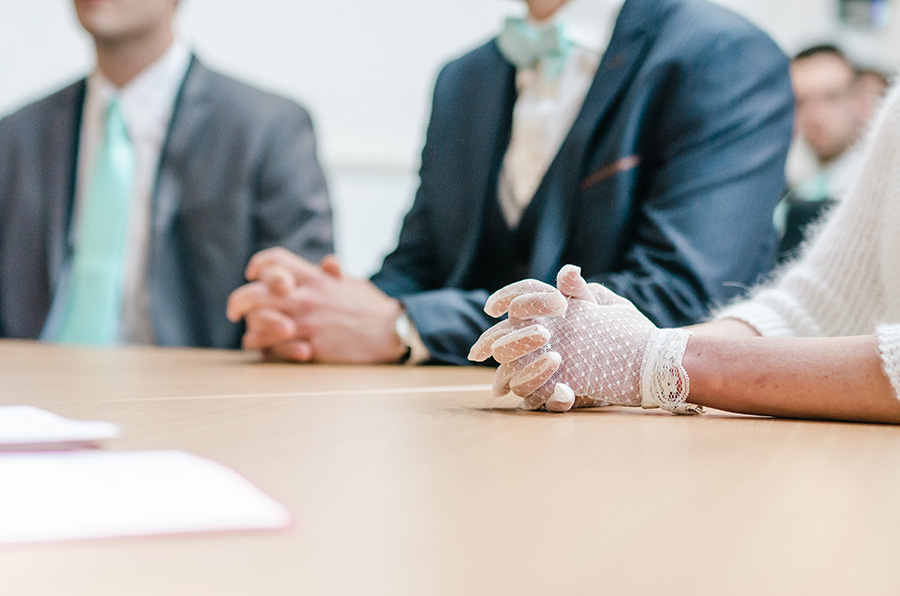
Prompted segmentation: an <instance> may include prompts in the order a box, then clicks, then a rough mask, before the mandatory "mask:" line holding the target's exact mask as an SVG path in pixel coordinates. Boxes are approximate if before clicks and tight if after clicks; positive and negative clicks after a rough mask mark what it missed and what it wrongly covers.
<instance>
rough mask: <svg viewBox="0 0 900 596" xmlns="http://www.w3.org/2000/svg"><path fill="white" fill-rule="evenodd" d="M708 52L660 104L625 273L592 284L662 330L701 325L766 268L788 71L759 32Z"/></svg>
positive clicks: (784, 132)
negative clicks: (630, 304)
mask: <svg viewBox="0 0 900 596" xmlns="http://www.w3.org/2000/svg"><path fill="white" fill-rule="evenodd" d="M707 46H708V47H706V48H705V50H704V51H703V52H701V53H696V54H695V56H697V57H696V58H695V59H694V60H686V62H688V64H685V65H684V67H683V68H682V69H680V71H679V72H678V73H677V74H672V75H671V79H672V80H671V81H668V84H667V85H666V86H665V88H666V89H667V92H666V95H665V97H664V99H662V100H661V101H658V102H657V104H656V108H655V110H656V112H657V114H656V115H654V116H653V121H654V122H656V123H657V126H656V127H655V130H652V131H649V138H650V139H651V141H650V143H649V144H648V145H647V147H648V149H647V153H648V154H647V155H646V156H644V157H645V159H644V163H643V164H642V166H641V167H642V172H641V187H640V190H639V199H638V201H637V203H636V209H637V210H638V213H637V217H636V222H637V223H636V225H635V229H634V231H633V233H632V237H633V242H632V244H631V245H630V246H629V247H628V248H627V249H626V251H625V253H624V259H623V261H622V263H623V266H622V267H621V269H619V270H617V271H615V272H611V273H607V274H603V275H599V276H596V277H594V278H593V279H592V281H599V282H601V283H603V284H605V285H606V286H608V287H609V288H610V289H612V290H614V291H615V292H617V293H618V294H620V295H623V296H625V297H626V298H628V299H629V300H631V301H632V302H633V303H634V304H635V305H636V306H637V307H638V308H639V309H640V310H641V311H642V312H644V314H646V315H647V316H648V317H649V318H650V319H651V320H652V321H653V322H654V323H656V324H657V325H660V326H662V327H675V326H680V325H685V324H690V323H695V322H697V321H699V320H701V319H703V318H704V317H705V316H706V315H707V312H708V308H709V305H710V304H711V303H712V304H715V303H721V302H723V301H725V300H727V299H728V298H731V297H732V296H734V295H735V294H737V293H739V292H740V291H741V290H742V289H743V288H746V287H747V286H749V285H752V284H753V283H754V282H756V281H757V279H758V277H759V276H760V274H761V273H765V272H767V271H768V270H769V269H770V268H771V266H772V265H773V264H774V254H775V235H774V230H773V226H772V211H773V209H774V207H775V204H776V203H777V201H778V199H779V197H780V195H781V193H782V192H783V189H784V162H785V158H786V155H787V149H788V145H789V142H790V138H791V128H792V123H793V94H792V91H791V85H790V79H789V75H788V65H787V60H786V58H785V56H784V55H783V54H782V53H781V51H780V50H778V49H777V47H776V46H775V45H774V44H773V43H772V42H771V41H770V40H769V39H768V38H766V37H765V36H763V35H761V34H759V33H758V32H755V31H754V32H752V33H747V34H745V35H741V36H730V37H728V38H719V39H718V40H717V41H716V42H715V43H711V44H707ZM691 62H692V63H691Z"/></svg>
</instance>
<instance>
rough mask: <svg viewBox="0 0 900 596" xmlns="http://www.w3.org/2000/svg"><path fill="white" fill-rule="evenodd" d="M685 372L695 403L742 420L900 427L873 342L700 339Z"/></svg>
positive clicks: (897, 403) (899, 405)
mask: <svg viewBox="0 0 900 596" xmlns="http://www.w3.org/2000/svg"><path fill="white" fill-rule="evenodd" d="M713 324H715V323H713ZM683 365H684V367H685V370H687V373H688V377H689V378H690V383H691V391H690V397H689V400H690V401H691V403H696V404H699V405H704V406H709V407H711V408H716V409H720V410H728V411H731V412H740V413H744V414H759V415H766V416H778V417H785V418H811V419H829V420H848V421H850V420H852V421H864V422H886V423H892V424H900V400H898V399H897V397H896V395H895V394H894V391H893V388H892V387H891V383H890V380H889V379H888V378H887V376H886V375H885V374H884V372H883V370H882V367H881V359H880V357H879V354H878V343H877V339H876V338H875V337H874V336H866V337H840V338H763V337H717V336H715V335H702V334H696V335H694V336H693V337H691V339H690V341H689V342H688V346H687V350H686V352H685V354H684V359H683Z"/></svg>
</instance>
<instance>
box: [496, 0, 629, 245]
mask: <svg viewBox="0 0 900 596" xmlns="http://www.w3.org/2000/svg"><path fill="white" fill-rule="evenodd" d="M624 3H625V0H569V1H568V2H566V3H565V4H563V6H562V7H561V8H560V9H559V10H558V11H556V13H555V14H554V15H553V16H552V17H550V18H549V19H547V20H545V21H540V22H537V21H534V20H532V19H530V18H529V20H530V22H531V23H532V24H534V25H537V26H544V25H552V24H555V23H561V24H562V26H563V28H564V29H563V31H564V34H565V36H566V38H567V39H568V40H569V41H571V42H572V43H573V44H574V47H573V48H572V51H571V53H570V54H569V57H568V59H567V61H566V64H565V66H564V68H563V72H562V74H561V75H560V76H559V77H557V78H555V79H553V80H548V79H547V78H546V77H545V76H544V73H543V72H542V71H541V67H540V64H539V65H538V66H537V67H535V68H529V69H520V70H518V71H517V72H516V89H517V91H518V98H517V100H516V104H515V107H514V108H513V122H512V136H511V137H510V142H509V147H508V148H507V150H506V155H505V157H504V159H503V166H502V168H501V172H500V183H499V193H498V194H499V198H500V206H501V208H502V209H503V215H504V218H505V219H506V222H507V223H508V224H509V226H510V227H511V228H515V227H516V226H517V225H518V224H519V220H520V219H521V218H522V212H523V211H524V210H525V208H526V207H528V204H529V203H530V202H531V199H532V197H534V194H535V192H536V191H537V189H538V187H539V186H540V184H541V180H542V179H543V178H544V175H545V174H546V173H547V169H548V168H549V167H550V164H551V163H552V162H553V158H554V157H555V156H556V154H557V152H558V151H559V148H560V146H561V145H562V143H563V141H564V140H565V138H566V136H567V135H568V133H569V130H570V129H571V128H572V124H573V123H574V122H575V118H576V117H577V116H578V113H579V112H580V111H581V106H582V104H583V103H584V98H585V96H586V95H587V92H588V89H590V87H591V84H592V83H593V82H594V76H595V75H596V74H597V67H598V66H599V65H600V60H601V59H602V58H603V54H604V53H605V52H606V49H607V47H609V42H610V40H611V39H612V34H613V29H614V28H615V25H616V19H618V17H619V13H620V12H621V10H622V5H623V4H624Z"/></svg>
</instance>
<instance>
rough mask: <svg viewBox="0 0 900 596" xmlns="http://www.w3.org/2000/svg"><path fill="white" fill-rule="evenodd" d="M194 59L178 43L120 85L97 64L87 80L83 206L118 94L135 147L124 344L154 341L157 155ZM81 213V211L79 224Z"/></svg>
mask: <svg viewBox="0 0 900 596" xmlns="http://www.w3.org/2000/svg"><path fill="white" fill-rule="evenodd" d="M190 61H191V54H190V52H189V51H188V49H187V48H186V47H185V46H184V45H183V44H182V43H180V42H178V41H175V42H174V43H173V44H172V45H171V46H170V47H169V49H168V50H166V53H165V54H163V55H162V56H161V57H160V58H159V59H158V60H157V61H156V62H154V63H153V64H151V65H150V66H149V67H148V68H147V69H145V70H144V71H143V72H142V73H140V74H139V75H138V76H137V77H135V78H134V79H132V80H131V81H130V82H129V83H128V84H127V85H125V86H124V87H122V88H121V89H119V88H117V87H116V86H115V85H113V84H112V83H111V82H110V81H109V79H107V78H106V76H104V74H103V73H102V72H101V71H100V69H99V68H97V69H95V70H94V72H93V73H92V74H91V75H90V77H88V80H87V91H86V95H85V100H84V116H83V118H82V126H81V138H80V141H79V142H80V146H79V151H78V179H77V183H76V187H75V188H76V191H75V193H76V194H75V197H76V205H77V206H78V209H79V210H80V206H81V203H82V195H83V194H84V192H85V188H86V187H87V183H88V180H89V179H90V175H91V171H92V168H93V165H94V160H95V159H96V156H97V151H98V150H99V147H100V142H101V139H102V137H103V122H104V114H105V112H106V106H107V105H108V103H109V101H110V100H111V99H112V98H114V97H118V100H119V105H120V106H121V108H122V113H123V115H124V117H125V124H126V127H127V129H128V135H129V138H130V139H131V142H132V144H133V146H134V151H135V162H136V171H135V177H134V190H133V192H132V196H131V213H130V216H129V217H130V223H129V227H128V235H127V236H126V241H125V242H126V244H125V274H124V276H123V280H124V284H125V285H124V288H123V299H122V321H121V325H120V327H119V338H118V339H119V342H120V343H141V344H150V343H153V329H152V325H151V321H150V305H149V296H148V292H147V275H146V273H147V252H148V249H149V239H150V226H151V221H150V206H151V202H152V195H153V187H154V185H155V183H156V172H157V168H158V165H159V157H160V153H161V151H162V147H163V142H164V141H165V138H166V132H167V131H168V128H169V121H170V120H171V118H172V111H173V109H174V107H175V98H176V96H177V95H178V90H179V89H180V88H181V84H182V82H183V81H184V77H185V75H186V74H187V69H188V66H189V65H190ZM77 215H78V211H76V219H75V221H76V222H77V221H78V219H77ZM76 233H77V226H76Z"/></svg>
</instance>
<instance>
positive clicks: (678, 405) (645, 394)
mask: <svg viewBox="0 0 900 596" xmlns="http://www.w3.org/2000/svg"><path fill="white" fill-rule="evenodd" d="M691 335H693V333H691V332H690V331H687V330H685V329H660V330H659V331H658V332H656V333H652V334H651V335H650V340H649V341H648V342H647V350H646V351H645V352H644V359H643V363H642V366H641V386H640V392H641V407H642V408H662V409H663V410H665V411H667V412H672V413H673V414H702V413H703V407H702V406H696V405H694V404H689V403H687V398H688V395H689V393H690V379H689V378H688V375H687V371H686V370H684V367H683V366H682V365H681V359H682V357H683V356H684V350H685V348H687V342H688V338H690V337H691Z"/></svg>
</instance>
